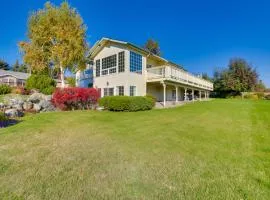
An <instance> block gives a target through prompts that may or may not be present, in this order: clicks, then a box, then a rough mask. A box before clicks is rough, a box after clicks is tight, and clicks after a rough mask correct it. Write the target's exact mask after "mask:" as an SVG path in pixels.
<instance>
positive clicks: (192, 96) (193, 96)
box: [192, 89, 194, 102]
mask: <svg viewBox="0 0 270 200" xmlns="http://www.w3.org/2000/svg"><path fill="white" fill-rule="evenodd" d="M192 101H193V102H194V89H192Z"/></svg>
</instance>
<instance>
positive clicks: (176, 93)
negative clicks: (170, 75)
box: [175, 86, 178, 103]
mask: <svg viewBox="0 0 270 200" xmlns="http://www.w3.org/2000/svg"><path fill="white" fill-rule="evenodd" d="M175 96H176V97H175V102H176V103H177V102H178V86H175Z"/></svg>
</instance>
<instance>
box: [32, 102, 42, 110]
mask: <svg viewBox="0 0 270 200" xmlns="http://www.w3.org/2000/svg"><path fill="white" fill-rule="evenodd" d="M33 109H34V110H35V111H36V112H39V111H40V110H41V106H40V105H39V104H37V103H35V104H34V106H33Z"/></svg>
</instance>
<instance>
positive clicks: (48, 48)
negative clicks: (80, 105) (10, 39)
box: [19, 2, 88, 87]
mask: <svg viewBox="0 0 270 200" xmlns="http://www.w3.org/2000/svg"><path fill="white" fill-rule="evenodd" d="M28 38H29V40H28V41H26V42H20V43H19V46H20V48H21V50H22V52H23V59H24V62H25V63H26V64H28V65H29V66H30V68H31V69H32V70H34V71H42V70H44V69H46V68H50V67H53V68H58V69H60V74H61V82H62V87H65V82H64V74H65V70H67V69H71V70H73V71H74V69H84V68H85V66H86V55H87V51H88V45H87V42H86V26H85V24H84V22H83V20H82V18H81V16H80V15H79V13H78V12H77V11H76V9H74V8H71V7H70V6H69V4H68V3H67V2H64V3H62V4H61V5H60V6H59V7H57V6H54V5H52V4H51V3H50V2H47V3H46V4H45V7H44V8H43V9H41V10H38V11H36V12H34V13H33V14H32V15H31V16H30V18H29V21H28Z"/></svg>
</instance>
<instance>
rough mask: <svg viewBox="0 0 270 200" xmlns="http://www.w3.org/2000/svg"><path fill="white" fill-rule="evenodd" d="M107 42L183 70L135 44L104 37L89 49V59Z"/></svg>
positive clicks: (179, 66)
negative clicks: (120, 45)
mask: <svg viewBox="0 0 270 200" xmlns="http://www.w3.org/2000/svg"><path fill="white" fill-rule="evenodd" d="M108 42H111V43H115V44H122V45H124V46H127V47H129V48H131V49H135V50H137V51H139V52H141V53H143V54H146V55H149V56H150V55H151V56H152V57H154V58H155V59H157V60H160V61H163V62H166V63H168V64H170V65H173V66H175V67H178V68H180V69H183V70H185V69H184V68H183V66H181V65H178V64H176V63H174V62H171V61H169V60H166V59H165V58H162V57H160V56H157V55H155V54H153V53H151V52H150V51H148V50H146V49H144V48H141V47H139V46H137V45H135V44H132V43H129V42H125V41H121V40H114V39H110V38H105V37H103V38H102V39H101V40H99V41H97V42H96V43H95V44H94V46H93V47H92V48H91V49H90V52H89V57H90V58H91V57H94V56H95V55H96V54H97V53H99V51H100V50H101V49H102V48H103V46H105V45H106V44H107V43H108Z"/></svg>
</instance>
